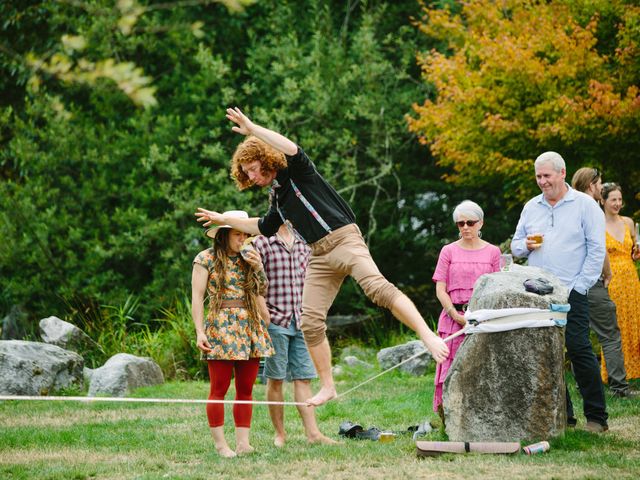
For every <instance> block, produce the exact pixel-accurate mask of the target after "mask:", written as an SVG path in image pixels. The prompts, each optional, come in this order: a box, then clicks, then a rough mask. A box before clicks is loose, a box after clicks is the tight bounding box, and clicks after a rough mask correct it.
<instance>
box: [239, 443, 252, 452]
mask: <svg viewBox="0 0 640 480" xmlns="http://www.w3.org/2000/svg"><path fill="white" fill-rule="evenodd" d="M254 450H255V449H254V448H253V447H252V446H251V445H249V444H248V443H247V444H246V445H237V446H236V453H237V454H238V455H246V454H248V453H253V451H254Z"/></svg>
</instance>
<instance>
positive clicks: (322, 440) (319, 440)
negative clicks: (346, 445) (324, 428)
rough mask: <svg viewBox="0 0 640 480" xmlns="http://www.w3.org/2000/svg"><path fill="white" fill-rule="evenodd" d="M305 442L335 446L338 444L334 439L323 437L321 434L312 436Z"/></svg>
mask: <svg viewBox="0 0 640 480" xmlns="http://www.w3.org/2000/svg"><path fill="white" fill-rule="evenodd" d="M307 441H308V442H309V443H323V444H325V445H337V444H338V443H340V442H336V441H335V440H334V439H332V438H329V437H325V436H324V435H322V434H321V433H319V434H317V435H314V436H312V437H308V438H307Z"/></svg>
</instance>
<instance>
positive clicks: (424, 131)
mask: <svg viewBox="0 0 640 480" xmlns="http://www.w3.org/2000/svg"><path fill="white" fill-rule="evenodd" d="M634 3H636V2H624V1H620V0H613V1H607V2H605V1H603V0H601V1H592V2H586V1H581V0H573V1H569V0H565V1H557V0H551V1H548V2H535V1H515V0H502V1H489V0H474V1H468V2H461V3H460V4H459V5H458V6H457V7H458V8H455V9H454V11H451V10H449V9H440V10H438V9H436V8H433V7H429V6H427V5H426V4H424V3H422V10H421V16H420V18H417V19H415V20H414V23H415V25H416V26H417V28H418V29H419V30H420V31H421V32H422V33H424V34H425V35H427V36H428V37H429V38H430V39H432V40H434V41H435V42H439V43H440V45H442V46H443V47H442V48H440V49H439V50H435V49H433V50H431V51H429V52H422V53H420V54H419V55H418V63H419V65H420V66H421V68H422V73H423V78H424V81H425V82H427V83H429V84H432V85H433V86H434V87H435V91H436V94H435V98H433V99H427V100H425V101H423V102H422V103H416V104H414V105H413V108H414V110H415V115H414V116H412V117H408V118H407V121H408V124H409V129H410V130H411V131H412V132H414V133H416V134H417V135H418V137H419V139H420V141H421V142H422V143H424V144H425V145H428V146H429V148H430V150H431V152H432V154H433V155H434V157H435V158H436V161H437V162H438V164H439V165H441V166H443V167H445V168H446V169H447V171H448V173H447V174H446V175H445V177H444V178H445V180H447V181H449V182H453V183H455V184H465V185H470V186H478V187H484V186H488V185H501V186H502V187H501V188H502V191H501V192H500V193H502V194H504V196H505V198H506V199H507V200H508V202H509V203H510V204H512V205H514V204H516V203H517V204H520V202H521V201H523V200H525V199H526V198H528V197H530V196H531V195H533V194H536V193H539V192H537V191H536V185H535V182H534V181H533V173H532V168H533V167H532V165H533V159H535V157H536V156H537V155H538V154H540V153H541V152H542V151H545V150H556V151H558V152H560V153H562V154H563V156H564V157H565V159H566V160H567V164H568V165H567V167H568V168H567V169H568V173H569V174H571V173H572V171H573V170H575V169H576V168H578V167H580V166H583V165H593V166H599V167H600V168H604V170H605V172H606V173H608V177H607V178H609V179H611V180H618V181H623V182H624V181H628V182H632V181H635V182H636V185H637V183H638V175H639V174H640V173H639V172H640V169H638V168H637V167H634V168H630V167H629V165H634V164H636V165H637V152H638V151H639V149H640V140H639V137H640V129H639V128H638V127H639V126H640V121H639V120H640V92H639V89H638V83H639V80H640V62H639V60H638V59H639V55H638V54H639V53H640V51H639V45H640V7H639V6H637V4H636V5H634ZM618 175H622V176H621V177H618ZM634 179H635V180H634ZM634 191H635V189H634Z"/></svg>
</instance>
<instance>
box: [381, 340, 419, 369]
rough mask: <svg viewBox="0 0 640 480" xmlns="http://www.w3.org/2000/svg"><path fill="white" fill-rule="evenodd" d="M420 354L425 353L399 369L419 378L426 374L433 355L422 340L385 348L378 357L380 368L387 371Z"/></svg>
mask: <svg viewBox="0 0 640 480" xmlns="http://www.w3.org/2000/svg"><path fill="white" fill-rule="evenodd" d="M420 352H425V353H424V354H423V355H420V356H418V357H416V358H414V359H413V360H410V361H408V362H407V363H405V364H404V365H401V366H399V367H398V370H402V371H403V372H405V373H408V374H410V375H415V376H416V377H419V376H421V375H424V374H425V373H426V371H427V367H428V366H429V362H431V354H430V353H429V351H428V350H427V349H426V347H425V346H424V344H423V343H422V342H421V341H420V340H412V341H410V342H407V343H403V344H402V345H396V346H395V347H389V348H383V349H382V350H380V351H379V352H378V354H377V355H376V357H377V359H378V363H379V364H380V367H381V368H383V369H385V370H386V369H387V368H391V367H392V366H394V365H397V364H398V363H400V362H403V361H405V360H406V359H408V358H410V357H412V356H414V355H417V354H418V353H420Z"/></svg>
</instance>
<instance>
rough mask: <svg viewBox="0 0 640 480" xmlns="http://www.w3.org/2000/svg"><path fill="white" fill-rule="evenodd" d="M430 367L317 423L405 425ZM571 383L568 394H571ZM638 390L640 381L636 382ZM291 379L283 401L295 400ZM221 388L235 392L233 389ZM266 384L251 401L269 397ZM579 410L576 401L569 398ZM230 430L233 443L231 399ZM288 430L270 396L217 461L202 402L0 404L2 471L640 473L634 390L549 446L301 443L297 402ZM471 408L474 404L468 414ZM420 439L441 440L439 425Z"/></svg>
mask: <svg viewBox="0 0 640 480" xmlns="http://www.w3.org/2000/svg"><path fill="white" fill-rule="evenodd" d="M372 374H373V373H372V371H371V370H369V371H367V370H362V369H355V368H354V369H348V368H347V369H346V371H345V373H344V375H342V376H341V377H339V378H338V391H346V390H347V389H348V388H350V387H352V386H354V385H356V384H358V383H359V382H361V381H363V380H365V379H366V378H369V376H371V375H372ZM432 384H433V373H430V374H428V375H426V376H424V377H421V378H413V377H409V376H407V375H405V374H402V373H399V372H392V373H390V374H387V375H384V376H382V377H380V378H379V379H377V380H375V381H373V382H370V383H369V384H367V385H366V386H364V387H363V388H361V389H358V390H356V391H354V392H353V393H351V394H349V395H348V396H347V397H345V398H343V399H340V400H339V401H334V402H330V403H329V404H327V405H325V406H322V407H320V408H318V409H317V416H318V421H319V424H320V427H321V429H322V431H323V432H324V433H325V434H327V435H329V436H331V437H332V438H335V439H340V437H338V428H339V425H340V423H341V422H342V421H343V420H352V421H355V422H358V423H360V424H362V425H363V426H364V427H365V428H368V427H371V426H373V425H375V426H377V427H379V428H381V429H390V430H396V431H399V430H405V429H407V427H409V426H410V425H415V424H417V423H419V422H421V421H424V420H425V419H429V418H430V419H434V420H435V419H436V416H435V415H434V414H433V413H432V411H431V397H432V392H433V385H432ZM571 387H572V389H573V398H574V399H576V400H577V399H578V396H577V395H576V394H575V388H574V387H573V385H571ZM636 388H637V385H636ZM290 390H291V388H290V387H288V388H287V394H288V395H287V397H288V398H287V399H288V400H291V395H290V393H291V392H290ZM207 392H208V384H207V383H204V382H186V383H168V384H165V385H162V386H160V387H155V388H146V389H140V390H138V391H136V392H135V395H136V396H142V397H167V398H194V399H203V398H206V396H207ZM227 398H232V391H230V392H229V395H228V397H227ZM264 398H265V387H264V385H256V389H255V399H256V400H264ZM575 407H576V411H577V412H579V411H581V404H580V403H579V401H575ZM226 408H227V417H226V418H227V421H226V423H227V427H226V429H227V438H228V440H229V443H230V445H231V446H232V448H233V446H234V437H233V420H232V417H231V407H230V406H229V405H228V406H227V407H226ZM285 408H286V410H285V420H286V424H287V429H288V433H289V438H288V443H287V445H286V446H285V447H284V448H282V449H276V448H275V447H273V446H272V437H273V429H272V427H271V422H270V420H269V417H268V412H267V408H266V407H265V406H255V407H254V414H253V426H252V444H253V446H254V447H255V448H256V452H255V453H254V454H252V455H248V456H244V457H238V458H233V459H222V458H220V457H218V456H217V454H216V452H215V449H214V448H213V442H212V440H211V437H210V434H209V429H208V426H207V423H206V416H205V412H204V405H202V404H195V405H180V404H166V405H165V404H116V403H91V404H86V403H80V402H14V401H5V402H0V478H1V479H39V480H45V479H123V478H128V479H156V478H157V479H164V478H168V479H178V478H185V479H187V478H188V479H207V480H210V479H227V478H229V479H253V478H258V479H277V480H286V479H298V478H314V479H317V478H331V479H332V480H339V479H349V480H354V479H362V478H368V479H371V478H373V479H383V478H384V479H396V478H411V479H413V478H434V479H435V478H437V479H450V478H501V479H502V478H532V479H538V478H561V479H566V478H594V479H597V478H612V479H618V478H634V479H637V478H639V477H640V400H619V399H609V401H608V408H609V414H610V422H609V423H610V431H609V432H608V433H606V434H604V435H599V436H598V435H595V434H590V433H587V432H585V431H583V430H581V427H582V426H583V425H584V420H583V419H580V421H579V424H578V428H577V429H575V430H571V431H568V432H567V433H566V434H565V436H564V437H562V438H556V439H550V442H551V450H550V451H549V452H548V453H545V454H538V455H533V456H527V455H524V454H517V455H513V456H498V455H478V454H466V455H453V454H450V455H445V456H440V457H437V458H429V459H419V458H417V457H416V454H415V445H414V443H413V441H412V440H411V437H410V436H409V435H404V436H398V437H397V438H396V439H395V440H394V441H393V442H390V443H379V442H372V441H365V440H344V439H341V442H342V443H341V444H339V445H335V446H333V445H331V446H328V445H308V444H307V443H306V439H305V436H304V433H303V431H302V426H301V423H300V421H299V417H298V415H297V412H296V410H295V407H285ZM470 414H473V412H470ZM424 439H426V440H443V439H445V437H444V435H443V433H442V432H441V431H439V430H436V431H434V432H433V433H432V434H430V435H429V436H428V437H425V438H424Z"/></svg>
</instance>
